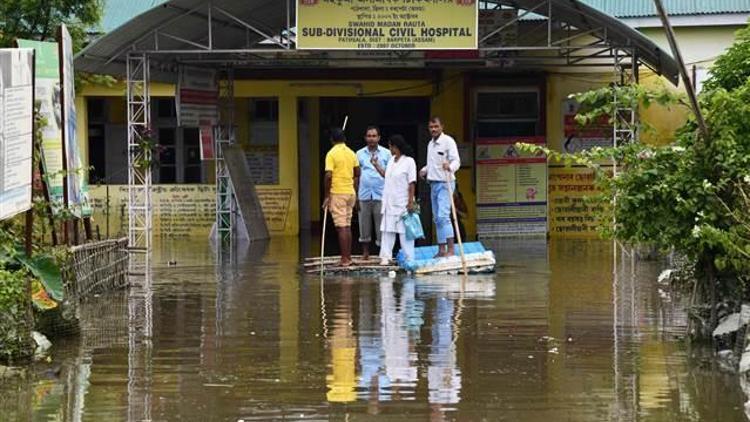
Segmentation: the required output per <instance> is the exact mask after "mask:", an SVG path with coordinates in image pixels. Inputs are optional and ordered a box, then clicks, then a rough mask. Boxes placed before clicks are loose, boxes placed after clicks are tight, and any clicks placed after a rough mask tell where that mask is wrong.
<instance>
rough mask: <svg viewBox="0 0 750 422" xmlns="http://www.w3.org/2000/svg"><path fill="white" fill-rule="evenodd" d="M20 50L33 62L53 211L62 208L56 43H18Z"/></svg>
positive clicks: (57, 51)
mask: <svg viewBox="0 0 750 422" xmlns="http://www.w3.org/2000/svg"><path fill="white" fill-rule="evenodd" d="M17 42H18V46H19V47H21V48H33V49H34V56H35V59H36V65H35V73H36V74H35V75H34V91H35V93H34V95H35V101H36V103H37V104H38V105H39V113H40V114H41V115H42V117H43V118H44V122H45V125H44V127H43V128H41V134H42V141H41V142H42V157H41V159H42V166H43V167H44V176H45V181H46V182H47V190H48V191H49V199H50V203H51V206H52V212H53V213H55V214H58V213H59V212H60V210H62V209H63V207H64V206H65V198H64V197H63V195H64V192H63V142H62V109H61V105H60V100H61V98H60V95H61V89H62V88H61V87H60V59H59V58H58V54H59V46H58V45H57V43H56V42H44V41H31V40H18V41H17Z"/></svg>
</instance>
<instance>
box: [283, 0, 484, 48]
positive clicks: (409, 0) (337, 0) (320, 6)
mask: <svg viewBox="0 0 750 422" xmlns="http://www.w3.org/2000/svg"><path fill="white" fill-rule="evenodd" d="M478 16H479V14H478V2H477V1H476V0H423V1H415V0H297V49H300V50H304V49H309V50H319V49H325V50H337V49H338V50H456V49H461V50H472V49H476V48H477V36H478V30H477V28H478Z"/></svg>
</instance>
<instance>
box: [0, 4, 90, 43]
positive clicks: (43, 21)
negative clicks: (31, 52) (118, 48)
mask: <svg viewBox="0 0 750 422" xmlns="http://www.w3.org/2000/svg"><path fill="white" fill-rule="evenodd" d="M102 8H103V1H102V0H2V1H0V47H13V43H14V40H15V39H17V38H23V39H32V40H38V41H54V39H55V36H56V34H57V28H58V27H59V26H60V24H62V23H64V24H65V25H67V26H68V30H69V31H70V34H71V36H72V37H73V40H74V43H75V45H74V50H75V51H78V50H79V49H80V48H81V47H82V46H83V44H84V42H85V40H86V34H87V33H88V32H91V31H92V30H96V29H97V28H98V25H99V21H100V19H101V16H102Z"/></svg>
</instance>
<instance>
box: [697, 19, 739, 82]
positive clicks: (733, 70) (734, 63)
mask: <svg viewBox="0 0 750 422" xmlns="http://www.w3.org/2000/svg"><path fill="white" fill-rule="evenodd" d="M748 78H750V27H747V28H743V29H740V30H739V31H737V33H736V34H735V41H734V44H733V45H732V46H731V47H730V48H729V49H728V50H727V51H726V52H725V53H724V54H722V55H721V56H720V57H719V58H718V59H717V60H716V63H714V66H713V67H712V68H711V78H710V79H709V80H708V81H706V83H705V84H704V85H703V89H707V90H715V89H719V88H723V89H726V90H727V91H731V90H734V89H737V88H740V87H741V86H743V85H745V83H747V80H748Z"/></svg>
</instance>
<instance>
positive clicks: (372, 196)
mask: <svg viewBox="0 0 750 422" xmlns="http://www.w3.org/2000/svg"><path fill="white" fill-rule="evenodd" d="M365 142H366V143H367V145H366V146H365V147H364V148H362V149H360V150H359V151H357V160H358V161H359V168H360V169H362V177H361V180H360V181H359V190H358V192H357V200H359V243H361V244H362V257H363V258H364V259H365V260H367V259H369V258H370V243H371V242H372V232H373V230H374V231H375V242H376V244H377V245H378V246H380V219H381V214H380V211H381V210H380V206H381V201H382V197H383V185H384V184H385V179H384V178H383V176H381V175H380V173H378V171H377V169H376V168H375V165H376V164H377V165H379V166H381V167H382V168H386V167H388V162H389V161H390V160H391V152H390V151H388V149H387V148H385V147H382V146H380V129H378V127H377V126H370V127H368V128H367V131H366V132H365Z"/></svg>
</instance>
